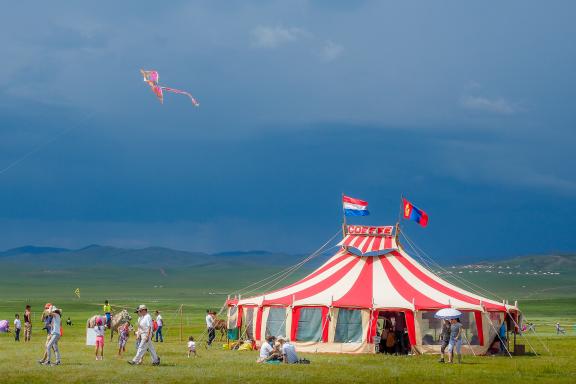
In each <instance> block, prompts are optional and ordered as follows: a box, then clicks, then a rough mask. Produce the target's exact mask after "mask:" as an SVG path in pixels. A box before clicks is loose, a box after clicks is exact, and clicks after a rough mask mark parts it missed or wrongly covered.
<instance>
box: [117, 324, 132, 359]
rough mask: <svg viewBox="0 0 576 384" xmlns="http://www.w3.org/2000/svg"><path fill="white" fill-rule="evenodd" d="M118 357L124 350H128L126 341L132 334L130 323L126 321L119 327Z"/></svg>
mask: <svg viewBox="0 0 576 384" xmlns="http://www.w3.org/2000/svg"><path fill="white" fill-rule="evenodd" d="M118 332H119V336H118V357H120V356H122V352H126V343H127V342H128V336H129V334H130V323H124V325H122V326H121V327H120V328H118Z"/></svg>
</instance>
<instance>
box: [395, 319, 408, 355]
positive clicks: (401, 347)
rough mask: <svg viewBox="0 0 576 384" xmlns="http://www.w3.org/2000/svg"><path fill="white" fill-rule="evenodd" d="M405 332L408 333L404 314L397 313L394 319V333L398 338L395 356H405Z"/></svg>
mask: <svg viewBox="0 0 576 384" xmlns="http://www.w3.org/2000/svg"><path fill="white" fill-rule="evenodd" d="M404 332H406V321H405V319H404V313H403V312H397V313H396V314H395V318H394V333H395V336H396V351H395V354H396V355H398V354H402V355H403V354H405V353H406V352H405V350H406V344H405V343H404Z"/></svg>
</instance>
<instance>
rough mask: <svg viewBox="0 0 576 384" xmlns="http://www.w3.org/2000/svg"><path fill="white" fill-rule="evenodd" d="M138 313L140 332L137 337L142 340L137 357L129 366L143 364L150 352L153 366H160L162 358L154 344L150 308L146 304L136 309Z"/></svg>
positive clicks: (130, 361)
mask: <svg viewBox="0 0 576 384" xmlns="http://www.w3.org/2000/svg"><path fill="white" fill-rule="evenodd" d="M136 313H138V331H137V332H136V335H137V337H138V338H139V339H140V342H139V343H138V350H137V351H136V356H134V358H133V359H132V360H129V361H128V364H130V365H135V364H137V365H140V364H142V358H143V357H144V354H145V353H146V351H147V350H148V351H150V355H151V356H152V365H160V357H159V356H158V355H157V354H156V349H155V348H154V344H153V343H152V317H151V316H150V314H149V313H148V308H147V307H146V306H145V305H144V304H141V305H140V306H139V307H138V309H136Z"/></svg>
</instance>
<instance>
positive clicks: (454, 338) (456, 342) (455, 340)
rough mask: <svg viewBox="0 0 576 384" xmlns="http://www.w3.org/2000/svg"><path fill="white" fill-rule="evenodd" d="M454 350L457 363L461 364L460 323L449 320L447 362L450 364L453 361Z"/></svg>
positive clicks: (455, 320)
mask: <svg viewBox="0 0 576 384" xmlns="http://www.w3.org/2000/svg"><path fill="white" fill-rule="evenodd" d="M454 349H456V354H457V355H458V363H461V362H462V323H461V322H460V319H452V320H450V341H449V342H448V348H447V349H446V352H447V353H448V362H449V363H452V362H453V359H454Z"/></svg>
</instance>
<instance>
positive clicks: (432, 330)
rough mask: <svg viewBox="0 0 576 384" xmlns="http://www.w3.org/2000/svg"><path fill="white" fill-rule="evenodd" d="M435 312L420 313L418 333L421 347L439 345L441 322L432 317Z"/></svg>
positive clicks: (440, 342)
mask: <svg viewBox="0 0 576 384" xmlns="http://www.w3.org/2000/svg"><path fill="white" fill-rule="evenodd" d="M435 313H436V311H422V321H421V322H420V324H419V325H420V333H421V334H422V345H441V344H442V340H440V335H441V334H442V320H441V319H437V318H435V317H434V314H435Z"/></svg>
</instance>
